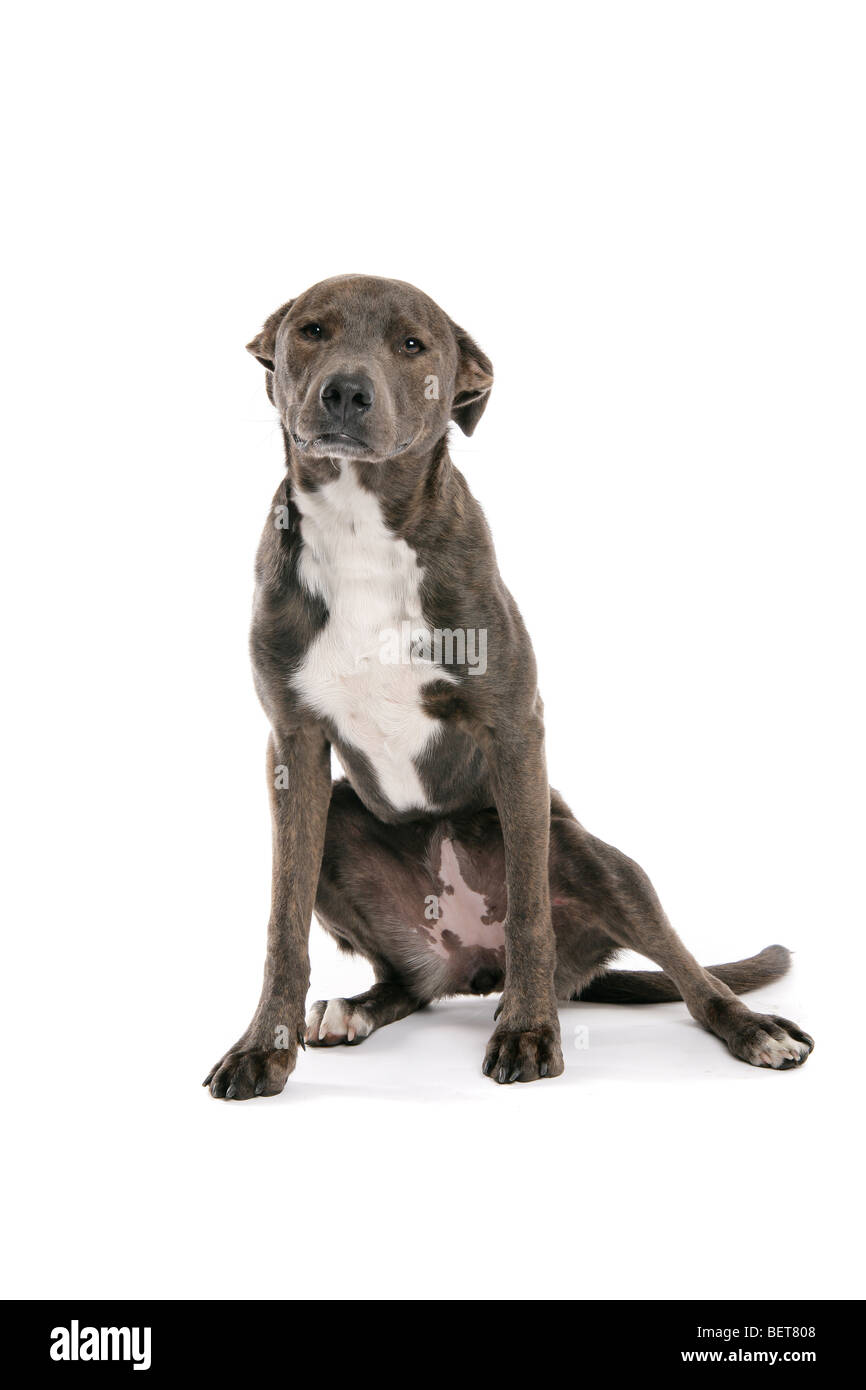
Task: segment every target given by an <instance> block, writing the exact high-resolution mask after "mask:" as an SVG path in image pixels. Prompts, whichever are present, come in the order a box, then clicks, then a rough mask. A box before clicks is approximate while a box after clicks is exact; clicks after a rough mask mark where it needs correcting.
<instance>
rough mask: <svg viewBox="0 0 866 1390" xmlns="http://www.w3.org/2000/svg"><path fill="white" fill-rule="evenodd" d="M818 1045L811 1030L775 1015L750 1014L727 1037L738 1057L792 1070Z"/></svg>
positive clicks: (729, 1045)
mask: <svg viewBox="0 0 866 1390" xmlns="http://www.w3.org/2000/svg"><path fill="white" fill-rule="evenodd" d="M814 1046H815V1044H814V1042H813V1040H812V1039H811V1038H810V1037H809V1034H808V1033H804V1032H803V1030H802V1029H801V1028H798V1027H797V1024H796V1023H792V1022H791V1020H790V1019H788V1018H778V1017H777V1016H776V1015H775V1014H749V1016H748V1017H747V1018H746V1019H745V1020H744V1021H743V1023H742V1024H741V1025H740V1027H739V1028H738V1029H737V1031H736V1033H734V1034H733V1035H732V1036H731V1037H730V1038H729V1039H728V1047H729V1048H730V1050H731V1052H733V1054H734V1056H735V1057H739V1058H740V1059H741V1060H742V1061H743V1062H748V1063H749V1064H750V1065H751V1066H753V1067H772V1068H773V1070H774V1071H790V1070H791V1068H792V1067H801V1066H802V1065H803V1063H804V1062H805V1060H806V1058H807V1057H808V1056H809V1053H810V1052H811V1051H812V1048H813V1047H814Z"/></svg>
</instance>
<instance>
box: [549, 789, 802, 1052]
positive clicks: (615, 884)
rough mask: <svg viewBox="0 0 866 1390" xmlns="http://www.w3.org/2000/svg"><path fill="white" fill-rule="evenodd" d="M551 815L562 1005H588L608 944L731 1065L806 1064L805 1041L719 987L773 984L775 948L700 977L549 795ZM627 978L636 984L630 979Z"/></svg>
mask: <svg viewBox="0 0 866 1390" xmlns="http://www.w3.org/2000/svg"><path fill="white" fill-rule="evenodd" d="M551 809H552V816H551V896H552V899H553V901H554V904H556V903H557V900H558V901H559V914H560V915H559V918H558V919H557V917H556V916H555V917H554V921H555V924H556V926H557V954H558V959H559V960H560V962H561V963H560V965H559V966H558V969H557V985H558V993H559V994H560V997H562V992H563V991H564V990H567V989H568V988H569V986H570V985H573V986H574V988H573V991H572V993H571V995H570V997H571V998H579V997H581V996H583V997H589V998H591V997H592V992H593V991H592V983H591V982H592V979H593V977H594V976H597V975H598V974H599V970H600V969H603V966H604V963H605V951H604V943H605V941H607V953H608V955H609V954H610V953H611V952H613V951H615V950H616V949H617V948H618V947H628V948H630V949H631V950H633V951H638V952H639V953H640V954H641V955H643V956H648V957H649V959H650V960H653V961H655V962H656V964H657V965H659V966H661V969H662V971H663V972H664V974H663V975H662V976H659V977H658V981H657V984H656V988H657V989H658V986H659V985H661V986H662V990H661V992H660V994H659V993H657V994H656V997H657V998H658V997H661V998H681V999H683V1000H684V1001H685V1004H686V1007H687V1008H688V1010H689V1012H690V1013H691V1015H692V1017H693V1018H695V1019H696V1020H697V1021H698V1023H700V1024H702V1025H703V1027H704V1028H706V1029H707V1030H708V1031H709V1032H711V1033H715V1034H716V1036H717V1037H719V1038H721V1039H722V1041H723V1042H724V1043H726V1045H727V1046H728V1048H729V1049H730V1051H731V1052H732V1053H733V1054H734V1056H735V1057H739V1058H740V1059H741V1060H742V1061H744V1062H749V1063H751V1065H752V1066H756V1067H772V1068H774V1069H775V1070H778V1071H784V1070H787V1069H788V1068H790V1067H796V1066H800V1065H801V1063H803V1062H805V1060H806V1058H807V1057H808V1056H809V1053H810V1052H811V1051H812V1048H813V1046H814V1043H813V1041H812V1039H811V1038H810V1037H809V1035H808V1034H807V1033H804V1032H803V1031H802V1030H801V1029H800V1028H799V1027H798V1026H797V1024H795V1023H791V1022H790V1021H789V1020H788V1019H785V1018H778V1017H776V1016H775V1015H773V1014H759V1013H754V1012H753V1011H752V1010H751V1009H750V1008H748V1006H747V1005H746V1004H744V1003H743V1002H742V1001H741V1000H740V999H738V998H737V996H736V994H735V993H734V991H733V990H732V989H731V988H730V987H729V986H728V985H727V984H726V983H725V981H724V979H723V978H721V977H720V975H721V973H722V972H724V973H727V974H729V976H730V978H731V983H733V984H734V985H735V986H736V985H739V986H740V987H741V988H742V987H745V988H754V987H756V985H757V984H760V983H766V982H768V981H769V980H772V979H777V978H778V977H779V975H780V974H783V973H784V969H785V967H786V965H787V953H786V952H785V951H784V949H783V948H780V947H772V948H768V950H767V951H766V952H762V954H761V956H760V957H753V958H752V961H750V962H738V963H737V964H736V965H733V966H724V967H719V970H720V975H714V974H712V973H711V972H710V971H709V970H705V969H704V968H703V966H701V965H699V964H698V962H697V961H696V960H695V958H694V956H693V955H691V953H690V952H689V951H688V950H686V947H685V946H684V945H683V943H682V941H681V940H680V938H679V937H678V936H677V934H676V932H675V931H674V929H673V927H672V926H671V924H670V922H669V921H668V919H667V917H666V916H665V913H664V911H663V910H662V906H661V904H660V902H659V900H658V898H657V897H656V893H655V890H654V888H653V886H652V884H651V883H650V881H649V879H648V878H647V876H646V874H645V873H644V871H643V870H642V869H641V868H640V867H639V865H637V864H635V863H634V861H633V860H631V859H629V858H627V856H626V855H624V854H622V853H621V852H620V851H619V850H617V849H614V848H613V847H612V846H611V845H607V844H605V843H604V842H603V841H602V840H597V839H596V838H595V836H593V835H590V834H588V832H587V831H586V830H584V829H583V827H582V826H581V825H580V824H579V823H578V822H577V821H576V820H575V819H574V817H573V816H572V815H571V812H570V811H569V810H568V807H567V806H566V805H565V803H564V802H563V801H562V799H561V798H560V797H559V796H557V795H556V794H555V793H554V795H553V798H552V806H551ZM556 911H557V909H556V907H555V908H554V912H555V913H556ZM629 973H630V972H623V974H624V975H627V974H629ZM639 973H640V972H638V974H639ZM616 975H617V972H616V971H611V972H610V973H609V974H608V975H604V974H602V975H601V977H600V979H599V981H598V985H599V987H600V988H601V989H602V990H603V989H604V981H605V980H607V981H615V979H616ZM665 977H667V980H666V979H665ZM631 978H632V981H633V982H635V976H634V975H632V976H631ZM670 982H672V984H673V988H672V989H671V987H670ZM649 988H650V990H651V989H652V982H650V984H649ZM597 997H598V996H597ZM644 997H646V996H644Z"/></svg>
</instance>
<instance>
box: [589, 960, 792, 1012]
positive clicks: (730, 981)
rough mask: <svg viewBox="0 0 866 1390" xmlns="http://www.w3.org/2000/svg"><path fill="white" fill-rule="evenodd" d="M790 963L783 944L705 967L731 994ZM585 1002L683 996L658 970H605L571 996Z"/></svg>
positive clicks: (768, 980)
mask: <svg viewBox="0 0 866 1390" xmlns="http://www.w3.org/2000/svg"><path fill="white" fill-rule="evenodd" d="M790 964H791V952H790V951H789V950H788V949H787V947H786V946H765V947H764V949H763V951H761V952H759V954H758V955H757V956H749V958H748V960H735V961H732V962H731V963H730V964H729V965H708V966H707V970H708V971H709V973H710V974H711V975H715V977H716V979H717V980H721V981H722V983H723V984H726V985H727V986H728V988H729V989H732V990H733V991H734V994H748V992H749V990H750V989H760V987H761V985H769V984H772V982H773V981H774V980H780V979H781V978H782V976H783V975H784V974H785V972H786V971H787V969H788V967H789V965H790ZM573 997H574V998H575V999H580V1000H581V1001H582V1002H585V1003H588V1004H666V1003H669V1002H670V1001H671V1000H673V999H682V997H683V996H682V995H681V994H680V992H679V990H678V989H677V987H676V985H675V984H674V982H673V980H671V979H670V978H669V977H668V976H667V975H665V974H663V973H662V971H661V970H608V971H606V972H605V974H603V975H599V976H597V977H596V979H594V980H592V981H591V982H590V984H588V985H587V986H586V988H585V989H582V990H581V992H580V994H576V995H574V996H573Z"/></svg>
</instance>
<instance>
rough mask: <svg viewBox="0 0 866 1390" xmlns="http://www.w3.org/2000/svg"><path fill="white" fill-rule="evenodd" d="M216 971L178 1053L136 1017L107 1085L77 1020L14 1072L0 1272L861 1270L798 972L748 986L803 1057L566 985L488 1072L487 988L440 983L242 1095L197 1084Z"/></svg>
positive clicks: (726, 1280)
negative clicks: (280, 1079) (807, 1035)
mask: <svg viewBox="0 0 866 1390" xmlns="http://www.w3.org/2000/svg"><path fill="white" fill-rule="evenodd" d="M316 960H317V965H316V972H315V973H316V976H317V979H316V983H321V984H323V985H326V986H327V987H328V988H330V985H331V982H332V980H334V979H335V978H341V979H342V981H343V983H344V984H345V985H346V986H347V987H349V988H351V987H354V986H356V985H360V984H362V983H363V981H364V979H365V978H366V971H365V969H364V967H363V965H361V964H356V963H354V962H352V961H347V960H344V959H341V958H337V957H336V955H335V954H334V955H332V953H331V948H330V946H329V945H328V944H327V943H324V941H323V938H321V934H320V935H319V938H318V939H317V944H316ZM231 983H232V982H231V981H227V982H226V990H225V997H224V1000H223V1001H222V1002H221V1001H219V1000H218V1001H217V1002H216V1005H215V1006H214V1007H213V1008H212V1010H211V1015H210V1016H209V1017H208V1023H207V1028H206V1030H200V1029H199V1028H198V1027H191V1028H190V1030H189V1033H188V1034H187V1035H186V1036H184V1037H183V1038H182V1039H181V1040H180V1046H179V1048H178V1049H175V1048H172V1047H169V1046H168V1043H166V1045H165V1047H164V1048H161V1047H160V1046H159V1045H156V1046H155V1047H154V1046H152V1039H153V1038H154V1037H157V1036H158V1030H157V1029H156V1028H155V1027H154V1021H153V1020H151V1023H150V1025H148V1028H147V1031H146V1034H145V1036H146V1038H147V1046H148V1059H147V1061H143V1059H142V1058H141V1057H140V1056H137V1057H136V1065H135V1067H134V1069H133V1074H131V1075H128V1076H127V1078H126V1080H125V1082H124V1080H123V1073H124V1071H125V1068H126V1065H127V1063H128V1060H129V1058H128V1055H127V1056H126V1057H125V1056H124V1052H123V1040H122V1039H121V1040H120V1043H121V1046H120V1050H119V1051H118V1050H116V1049H115V1048H113V1047H111V1046H108V1047H106V1046H104V1044H105V1043H106V1042H108V1041H109V1040H108V1039H106V1038H105V1037H104V1036H103V1034H102V1031H101V1030H102V1021H99V1020H87V1019H81V1020H79V1022H78V1028H79V1032H80V1033H86V1032H87V1030H88V1028H90V1029H91V1030H92V1045H93V1048H94V1054H93V1057H91V1058H87V1059H85V1060H86V1061H88V1062H89V1061H92V1060H96V1061H97V1063H98V1065H97V1066H96V1067H95V1068H94V1067H93V1066H91V1065H86V1066H73V1067H71V1068H69V1069H67V1070H65V1071H64V1072H62V1073H61V1074H60V1076H59V1078H58V1079H57V1080H56V1081H55V1082H53V1083H51V1082H49V1083H47V1084H46V1085H45V1087H44V1089H43V1090H42V1091H41V1092H39V1093H38V1094H33V1095H31V1096H30V1098H29V1100H28V1104H27V1122H26V1126H25V1127H24V1128H23V1129H21V1130H20V1131H19V1133H18V1138H17V1140H16V1143H15V1146H14V1151H13V1152H12V1153H11V1154H10V1155H8V1157H9V1159H10V1164H11V1166H12V1168H13V1169H15V1168H16V1167H20V1181H16V1180H15V1179H13V1186H12V1188H11V1191H10V1192H7V1202H8V1212H7V1233H6V1238H5V1241H4V1244H5V1246H6V1252H7V1257H8V1256H10V1254H12V1258H7V1260H6V1280H7V1286H6V1289H5V1292H6V1293H7V1294H11V1295H19V1296H20V1295H30V1296H39V1297H49V1296H64V1297H68V1296H81V1297H84V1296H94V1297H98V1296H108V1295H114V1296H121V1297H136V1296H158V1297H172V1298H185V1297H196V1296H198V1297H201V1296H204V1297H221V1296H227V1297H240V1298H246V1297H264V1298H280V1297H291V1298H303V1297H309V1296H314V1297H329V1298H358V1297H361V1298H392V1299H413V1300H414V1299H425V1300H426V1299H437V1300H438V1299H448V1298H461V1299H474V1298H488V1297H495V1298H509V1297H514V1298H519V1299H562V1298H617V1297H619V1298H641V1297H651V1298H682V1297H724V1298H733V1297H764V1296H771V1295H772V1296H774V1297H776V1296H779V1297H794V1296H816V1297H830V1296H834V1295H841V1296H845V1297H852V1296H853V1295H854V1293H855V1286H856V1284H857V1283H858V1281H859V1275H858V1273H857V1262H856V1258H855V1256H854V1254H846V1251H847V1250H848V1249H849V1247H848V1235H847V1232H848V1231H849V1220H850V1219H851V1218H852V1216H853V1215H854V1213H852V1212H850V1210H849V1209H847V1207H846V1199H845V1197H844V1195H843V1194H844V1193H845V1191H846V1190H848V1191H853V1190H856V1181H855V1179H856V1174H855V1167H854V1165H855V1161H856V1160H855V1154H854V1150H853V1143H854V1128H855V1126H856V1125H857V1124H859V1118H858V1117H857V1116H855V1115H853V1114H852V1112H851V1111H850V1110H847V1109H846V1108H845V1107H844V1105H843V1104H842V1100H841V1098H842V1097H843V1095H845V1094H846V1093H847V1094H848V1095H850V1090H849V1089H848V1087H847V1084H846V1083H844V1082H843V1081H842V1080H841V1079H840V1082H839V1084H838V1085H836V1084H834V1083H833V1077H832V1069H833V1068H834V1067H835V1066H837V1065H838V1064H839V1062H840V1057H839V1053H838V1048H839V1043H838V1039H837V1044H836V1047H837V1054H836V1056H835V1057H834V1056H833V1047H832V1044H828V1035H827V1034H825V1035H824V1036H823V1038H822V1032H823V1030H822V1028H821V1027H820V1019H819V1018H818V1017H816V1016H815V1015H814V1011H813V1012H812V1013H804V1012H803V1011H802V1006H801V1000H800V979H799V978H798V976H797V975H796V974H795V975H793V976H792V977H790V978H789V980H788V981H786V982H783V983H782V984H780V985H778V986H776V987H773V988H771V989H767V990H765V991H763V992H762V993H761V994H759V995H753V996H752V1000H753V1002H754V1004H755V1006H756V1007H761V1008H764V1009H766V1010H768V1011H775V1012H780V1013H782V1014H785V1015H788V1016H790V1015H793V1016H795V1017H798V1018H799V1019H800V1021H801V1022H802V1023H803V1025H804V1026H805V1027H806V1028H807V1029H810V1030H811V1031H814V1033H815V1034H816V1035H817V1036H818V1046H817V1048H816V1051H815V1053H814V1055H813V1057H812V1058H811V1059H810V1061H809V1062H808V1064H807V1065H806V1067H805V1068H804V1069H803V1070H802V1071H799V1072H788V1073H781V1074H776V1073H771V1072H767V1071H762V1070H755V1069H752V1068H749V1067H747V1066H745V1065H743V1064H742V1063H740V1062H737V1061H735V1060H734V1059H733V1058H731V1057H730V1056H729V1055H728V1053H727V1052H726V1051H725V1050H724V1048H723V1047H722V1046H721V1044H719V1043H718V1042H717V1041H716V1040H715V1039H714V1038H712V1037H710V1036H708V1035H707V1034H705V1033H703V1032H702V1031H701V1030H700V1029H699V1028H698V1027H697V1026H696V1025H695V1024H694V1023H693V1022H692V1021H691V1020H690V1019H689V1018H688V1016H687V1015H686V1012H685V1009H684V1008H683V1006H682V1005H679V1004H670V1005H662V1006H653V1007H643V1008H637V1007H630V1008H623V1007H613V1006H600V1005H596V1006H571V1007H567V1008H564V1009H563V1010H562V1015H561V1016H562V1026H563V1039H564V1043H565V1053H566V1065H567V1069H566V1073H565V1075H564V1076H563V1077H561V1078H559V1079H557V1080H556V1081H547V1082H543V1083H538V1084H534V1085H529V1086H527V1085H515V1086H511V1087H507V1088H500V1087H497V1086H496V1085H494V1084H493V1083H491V1082H490V1081H488V1080H487V1079H485V1078H484V1077H482V1075H481V1074H480V1062H481V1058H482V1055H483V1050H484V1044H485V1040H486V1038H487V1035H488V1033H489V1031H490V1028H491V1022H492V1013H493V1007H494V1001H493V1000H492V999H488V1000H456V1001H452V1002H446V1003H442V1004H439V1005H436V1006H434V1007H433V1008H431V1009H430V1010H429V1011H427V1012H426V1013H423V1014H419V1015H416V1016H415V1017H413V1018H410V1019H407V1020H404V1021H402V1022H401V1023H398V1024H394V1025H392V1026H391V1027H388V1028H385V1029H383V1030H382V1031H381V1032H380V1033H378V1034H376V1035H374V1036H373V1037H372V1038H370V1039H368V1040H367V1041H365V1042H364V1043H363V1044H362V1045H360V1046H359V1047H355V1048H349V1049H347V1048H335V1049H331V1050H315V1051H314V1050H308V1051H307V1053H306V1054H302V1055H301V1057H300V1059H299V1062H298V1067H297V1070H296V1072H295V1074H294V1075H293V1077H292V1078H291V1080H290V1082H289V1085H288V1087H287V1089H286V1091H285V1092H284V1093H283V1095H282V1096H280V1097H279V1098H276V1099H272V1100H266V1101H261V1100H259V1101H253V1102H249V1103H245V1104H237V1103H235V1104H230V1103H218V1102H215V1101H213V1100H212V1099H211V1098H210V1097H209V1095H208V1094H207V1092H206V1091H204V1090H202V1089H199V1088H198V1086H197V1082H198V1080H199V1079H200V1077H201V1076H202V1075H203V1074H204V1071H205V1069H206V1065H207V1063H208V1062H210V1061H211V1060H212V1057H211V1054H212V1053H214V1052H215V1051H216V1050H218V1042H217V1037H218V1030H217V1025H218V1022H219V1013H220V1008H221V1007H224V1009H225V1013H226V1019H225V1020H224V1022H225V1026H226V1029H227V1030H228V1031H227V1032H226V1033H225V1034H223V1036H222V1041H223V1042H228V1041H230V1037H229V1036H228V1033H230V1032H231V1028H229V1022H228V1016H229V1014H231V1015H232V1019H233V1021H232V1025H231V1026H232V1027H234V1026H235V1024H237V1023H238V1021H239V1020H238V1018H237V1017H236V1015H237V1005H238V992H237V987H235V988H229V986H230V985H231ZM578 1029H583V1030H586V1031H585V1033H580V1032H578V1031H577V1030H578ZM129 1042H130V1046H131V1048H132V1049H133V1051H135V1049H136V1044H135V1039H134V1038H132V1037H131V1038H130V1040H129ZM100 1044H102V1045H103V1047H102V1053H101V1056H102V1059H103V1060H102V1061H101V1062H99V1056H100V1053H99V1048H100ZM587 1044H588V1045H587ZM831 1132H832V1133H833V1135H834V1137H833V1139H832V1140H830V1139H829V1135H830V1133H831ZM816 1169H817V1170H818V1171H821V1172H824V1173H827V1172H830V1173H832V1174H833V1181H831V1182H829V1183H828V1182H827V1181H826V1179H822V1180H821V1181H820V1182H819V1181H816V1180H815V1178H814V1173H815V1171H816ZM16 1194H17V1195H16ZM10 1198H11V1200H10Z"/></svg>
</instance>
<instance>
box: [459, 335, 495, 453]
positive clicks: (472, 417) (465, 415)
mask: <svg viewBox="0 0 866 1390" xmlns="http://www.w3.org/2000/svg"><path fill="white" fill-rule="evenodd" d="M454 336H455V337H456V339H457V351H458V352H459V354H460V359H459V361H458V363H457V377H456V380H455V382H454V400H453V401H452V403H451V419H452V420H454V421H455V422H456V423H457V424H458V425H459V426H460V428H461V429H462V431H463V433H464V434H471V433H472V431H473V430H474V429H475V426H476V425H477V424H478V421H479V420H480V419H481V416H482V415H483V414H484V410H485V407H486V405H487V401H488V398H489V396H490V390H491V387H492V386H493V363H492V362H491V361H490V358H489V357H488V356H487V354H486V353H484V352H482V351H481V349H480V347H479V346H478V344H477V343H475V342H473V340H472V339H471V338H470V336H469V334H468V333H464V331H463V329H462V328H458V326H457V324H456V323H455V324H454Z"/></svg>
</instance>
